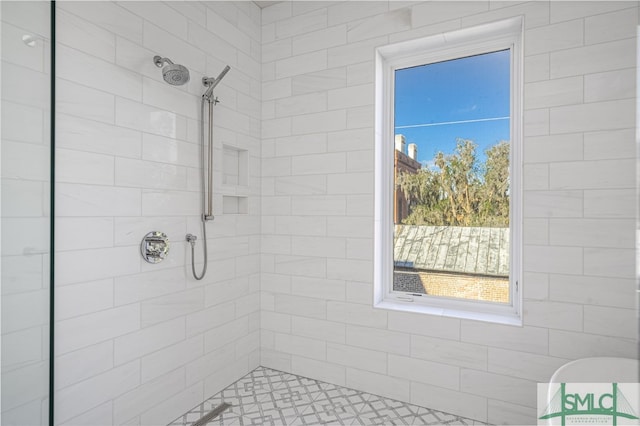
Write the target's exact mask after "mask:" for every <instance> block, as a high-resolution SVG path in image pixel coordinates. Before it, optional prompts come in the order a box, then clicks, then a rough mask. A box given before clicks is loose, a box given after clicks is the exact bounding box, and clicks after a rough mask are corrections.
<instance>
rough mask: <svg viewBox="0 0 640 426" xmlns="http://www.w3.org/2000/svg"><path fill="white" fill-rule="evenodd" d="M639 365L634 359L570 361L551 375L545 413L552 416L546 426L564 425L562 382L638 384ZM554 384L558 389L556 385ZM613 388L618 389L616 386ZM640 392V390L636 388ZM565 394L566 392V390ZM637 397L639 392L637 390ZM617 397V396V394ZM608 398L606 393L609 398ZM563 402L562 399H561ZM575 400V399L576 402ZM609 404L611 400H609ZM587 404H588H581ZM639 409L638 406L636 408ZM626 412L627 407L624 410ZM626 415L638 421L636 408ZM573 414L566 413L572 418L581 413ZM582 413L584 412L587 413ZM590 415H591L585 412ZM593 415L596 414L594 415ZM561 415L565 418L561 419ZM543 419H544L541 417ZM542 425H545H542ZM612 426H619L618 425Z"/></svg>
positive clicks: (599, 358)
mask: <svg viewBox="0 0 640 426" xmlns="http://www.w3.org/2000/svg"><path fill="white" fill-rule="evenodd" d="M639 364H640V362H639V361H638V360H637V359H632V358H615V357H594V358H583V359H578V360H575V361H571V362H568V363H566V364H565V365H563V366H562V367H560V368H558V369H557V370H556V372H555V373H553V376H551V380H550V381H549V384H550V386H549V387H548V388H547V395H546V404H545V406H546V409H545V412H544V415H545V416H549V415H550V413H554V414H552V417H548V418H547V420H546V423H544V424H547V425H558V424H565V423H564V414H559V411H564V408H560V407H562V406H563V405H562V404H563V402H559V399H558V385H560V386H563V385H562V384H563V383H565V384H566V383H598V384H605V383H606V384H609V383H611V384H612V386H613V383H617V384H620V383H625V384H627V383H638V381H639V380H638V365H639ZM554 385H555V386H554ZM574 386H575V385H574ZM612 389H616V388H615V387H613V388H612ZM636 389H637V388H636ZM563 392H564V390H563ZM636 394H637V391H636ZM616 395H617V394H616ZM608 396H609V395H608V394H607V397H608ZM560 400H562V398H561V399H560ZM574 401H575V400H574ZM607 401H608V400H607ZM581 402H583V403H586V402H587V401H586V400H584V401H581ZM636 407H637V406H636ZM625 409H626V408H625ZM626 410H627V411H626V413H631V414H633V415H634V416H636V417H635V418H636V419H637V408H636V409H635V410H633V409H631V410H628V409H626ZM573 413H574V414H566V415H567V416H570V415H579V414H578V413H575V412H573ZM582 413H585V412H584V411H583V412H582ZM586 413H587V414H589V412H586ZM592 413H593V412H592ZM558 415H561V416H563V417H562V418H558ZM624 415H625V412H624V411H623V413H622V414H616V416H624ZM540 418H543V417H540ZM539 424H542V423H539ZM613 424H616V423H615V422H614V423H613ZM634 424H637V423H634Z"/></svg>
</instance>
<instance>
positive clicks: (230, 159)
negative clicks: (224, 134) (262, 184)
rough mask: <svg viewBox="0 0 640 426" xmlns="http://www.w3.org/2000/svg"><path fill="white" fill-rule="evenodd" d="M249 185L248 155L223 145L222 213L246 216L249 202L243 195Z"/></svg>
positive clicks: (238, 149) (245, 152)
mask: <svg viewBox="0 0 640 426" xmlns="http://www.w3.org/2000/svg"><path fill="white" fill-rule="evenodd" d="M248 183H249V153H248V151H247V150H245V149H240V148H236V147H234V146H229V145H223V159H222V185H223V188H224V189H223V191H224V195H223V196H222V212H223V213H224V214H247V213H248V205H249V200H248V197H247V196H245V195H239V194H241V193H243V192H245V191H246V189H247V185H248Z"/></svg>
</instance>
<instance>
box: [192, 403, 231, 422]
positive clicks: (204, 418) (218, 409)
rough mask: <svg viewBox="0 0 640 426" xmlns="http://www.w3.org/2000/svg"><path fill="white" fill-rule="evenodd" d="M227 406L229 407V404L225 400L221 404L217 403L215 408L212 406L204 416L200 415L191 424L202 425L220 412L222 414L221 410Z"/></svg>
mask: <svg viewBox="0 0 640 426" xmlns="http://www.w3.org/2000/svg"><path fill="white" fill-rule="evenodd" d="M229 407H231V404H227V403H226V402H223V403H222V404H220V405H218V406H217V407H216V408H214V409H213V410H211V411H209V412H208V413H207V414H205V415H204V416H202V417H200V418H199V419H198V420H196V421H195V422H193V425H192V426H204V425H206V424H207V423H209V422H210V421H211V420H213V419H215V418H216V417H218V416H219V415H220V414H222V412H223V411H224V410H226V409H227V408H229Z"/></svg>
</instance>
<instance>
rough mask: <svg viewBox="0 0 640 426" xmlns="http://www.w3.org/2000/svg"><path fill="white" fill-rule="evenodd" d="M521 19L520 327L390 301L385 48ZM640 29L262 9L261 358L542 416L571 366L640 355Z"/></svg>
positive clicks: (343, 9)
mask: <svg viewBox="0 0 640 426" xmlns="http://www.w3.org/2000/svg"><path fill="white" fill-rule="evenodd" d="M518 15H524V18H525V19H524V21H525V33H524V40H525V41H526V42H525V46H524V55H525V58H524V64H525V65H524V79H525V85H524V136H525V137H524V147H523V149H524V197H523V209H524V210H523V212H524V218H525V221H524V228H525V229H524V235H525V238H524V277H525V282H524V283H523V289H524V296H525V300H524V326H523V327H512V326H504V325H495V324H490V323H482V322H475V321H470V320H458V319H454V318H444V317H437V316H426V315H418V314H411V313H400V312H392V311H383V310H375V309H373V308H372V286H371V273H372V271H373V268H372V238H373V210H372V204H373V198H374V197H375V194H373V187H372V184H373V180H374V173H375V171H374V163H373V149H374V146H373V130H372V129H373V104H374V97H373V94H374V85H373V71H374V48H375V47H377V46H382V45H385V44H388V43H392V42H396V41H401V40H407V39H410V38H415V37H421V36H425V35H430V34H436V33H439V32H444V31H450V30H455V29H459V28H463V27H469V26H473V25H477V24H479V23H485V22H491V21H496V20H499V19H504V18H507V17H512V16H518ZM637 24H638V4H637V2H630V1H626V2H625V1H623V2H566V3H565V2H549V1H536V2H525V3H521V2H493V1H473V2H431V1H429V2H397V3H396V2H385V1H370V2H339V3H335V2H312V3H308V2H282V3H278V4H275V5H272V6H269V7H267V8H265V9H263V11H262V34H263V43H264V44H263V56H262V61H263V62H262V66H263V74H262V75H263V116H262V119H263V132H262V138H263V140H262V146H263V149H262V158H263V169H262V171H263V175H262V176H263V178H262V179H263V181H262V183H263V185H262V203H263V204H262V205H263V210H262V214H263V216H262V253H263V254H262V262H261V264H262V268H263V269H262V287H261V292H262V293H261V294H262V305H261V306H262V311H261V314H262V317H261V318H262V324H261V329H262V340H261V345H262V350H261V364H262V365H263V366H265V367H272V368H276V369H281V370H285V371H289V372H292V373H295V374H301V375H304V376H307V377H312V378H315V379H321V380H326V381H329V382H332V383H336V384H342V385H347V386H351V387H354V388H357V389H360V390H363V391H367V392H372V393H377V394H381V395H383V396H387V397H392V398H399V399H402V400H404V401H409V402H411V403H415V404H420V405H423V406H427V407H430V408H434V409H438V410H443V411H447V412H452V413H455V414H458V415H461V416H465V417H471V418H475V419H477V420H480V421H489V422H492V423H519V424H533V423H535V415H536V410H535V407H536V397H535V389H536V382H544V381H546V380H548V378H549V377H550V376H551V374H552V373H553V372H554V370H555V369H556V368H558V367H559V366H560V365H562V364H563V363H564V362H566V361H567V360H570V359H575V358H579V357H586V356H605V355H611V356H625V357H631V358H636V357H637V356H638V352H637V347H636V344H635V339H636V336H637V334H638V327H637V321H636V320H635V319H634V317H633V315H634V313H635V311H634V308H635V284H634V270H633V269H634V264H635V261H634V259H633V253H634V251H633V247H634V235H635V229H634V228H635V225H634V223H635V222H634V218H635V207H634V206H635V202H636V196H635V192H634V189H633V188H635V143H634V140H635V136H634V134H635V133H634V132H635V116H634V114H635V113H634V111H635V106H634V102H635V101H634V99H635V96H636V87H635V84H636V82H635V75H636V54H635V44H636V41H635V37H636V26H637ZM308 339H311V340H308ZM307 343H308V344H307Z"/></svg>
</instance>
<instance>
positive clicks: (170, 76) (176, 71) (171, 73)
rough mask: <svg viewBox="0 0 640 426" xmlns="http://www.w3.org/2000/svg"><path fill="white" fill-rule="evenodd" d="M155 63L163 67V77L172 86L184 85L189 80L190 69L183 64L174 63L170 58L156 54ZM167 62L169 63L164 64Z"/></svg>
mask: <svg viewBox="0 0 640 426" xmlns="http://www.w3.org/2000/svg"><path fill="white" fill-rule="evenodd" d="M153 63H154V64H156V66H157V67H158V68H162V78H164V81H166V82H167V83H169V84H171V85H172V86H182V85H183V84H185V83H187V82H188V81H189V70H188V69H187V68H186V67H184V66H182V65H178V64H174V63H173V62H171V60H170V59H169V58H162V57H160V56H154V57H153ZM165 63H166V64H167V65H164V64H165ZM163 65H164V67H163Z"/></svg>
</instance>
